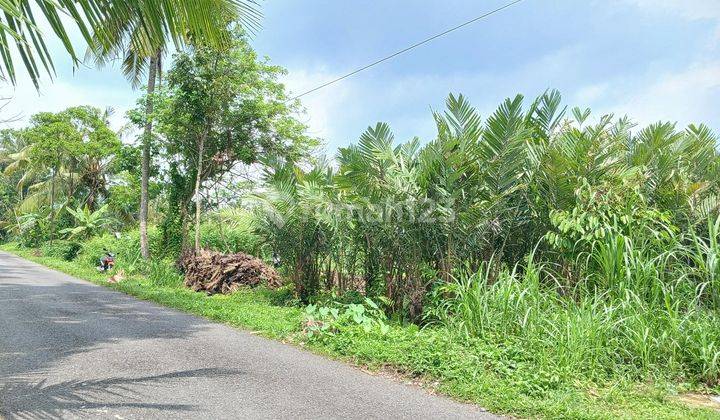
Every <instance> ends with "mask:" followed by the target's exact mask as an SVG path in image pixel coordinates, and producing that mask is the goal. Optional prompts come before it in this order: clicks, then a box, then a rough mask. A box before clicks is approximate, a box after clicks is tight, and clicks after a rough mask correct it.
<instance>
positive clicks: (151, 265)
mask: <svg viewBox="0 0 720 420" xmlns="http://www.w3.org/2000/svg"><path fill="white" fill-rule="evenodd" d="M145 268H146V271H147V277H148V280H150V283H151V284H152V285H153V286H159V287H181V286H182V285H183V276H182V275H181V274H180V273H179V272H178V270H177V268H175V263H174V262H173V261H170V260H152V261H150V262H148V263H147V265H146V267H145Z"/></svg>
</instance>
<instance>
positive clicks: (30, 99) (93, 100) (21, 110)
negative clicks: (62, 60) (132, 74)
mask: <svg viewBox="0 0 720 420" xmlns="http://www.w3.org/2000/svg"><path fill="white" fill-rule="evenodd" d="M73 79H81V77H77V76H76V77H74V78H73ZM73 82H74V83H73ZM0 91H1V92H2V96H4V97H12V99H11V100H10V103H9V104H8V106H7V107H6V108H5V109H4V110H3V111H4V113H5V115H3V116H2V117H7V116H10V115H17V114H19V115H20V116H21V119H20V120H18V121H16V122H13V123H11V124H10V126H12V127H22V126H24V125H26V124H27V121H28V119H29V118H30V117H31V116H32V115H33V114H35V113H37V112H43V111H49V112H59V111H62V110H63V109H66V108H68V107H71V106H78V105H92V106H95V107H98V108H100V109H105V108H106V107H109V106H110V107H112V108H113V109H114V110H115V113H114V114H113V116H112V118H111V121H110V122H111V126H112V127H113V128H114V129H118V128H120V126H121V125H122V124H123V123H124V114H125V111H127V110H128V109H129V108H130V107H131V106H132V105H133V102H134V98H135V96H136V94H137V93H136V92H133V91H132V90H131V89H130V86H129V85H128V86H117V87H115V86H112V85H107V86H106V87H105V88H102V89H98V88H97V87H96V86H85V85H83V83H82V80H68V81H61V80H56V81H54V82H49V81H48V82H45V83H43V84H42V85H41V87H40V90H39V91H38V90H36V89H35V87H34V86H33V85H32V84H31V83H29V82H28V81H27V80H25V81H21V82H20V83H19V84H18V85H17V86H15V87H12V86H5V87H4V88H3V89H1V90H0Z"/></svg>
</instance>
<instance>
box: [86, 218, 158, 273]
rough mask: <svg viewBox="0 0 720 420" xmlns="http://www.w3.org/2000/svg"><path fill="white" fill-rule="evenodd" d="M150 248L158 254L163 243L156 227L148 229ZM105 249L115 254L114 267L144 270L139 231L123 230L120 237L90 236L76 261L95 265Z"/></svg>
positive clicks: (130, 270)
mask: <svg viewBox="0 0 720 420" xmlns="http://www.w3.org/2000/svg"><path fill="white" fill-rule="evenodd" d="M148 237H149V239H150V248H151V251H152V252H153V255H160V254H161V252H162V249H163V247H164V244H163V243H162V241H161V240H160V234H159V232H158V230H157V229H155V228H151V229H148ZM104 249H107V250H109V251H111V252H113V253H114V254H115V267H117V268H118V269H120V268H122V269H124V270H126V271H127V272H130V273H134V272H144V271H145V269H146V266H145V263H144V262H143V260H142V258H141V256H140V232H139V231H138V230H131V231H127V232H123V233H121V235H120V238H117V237H116V236H115V235H114V234H103V235H99V236H95V237H93V238H90V239H89V240H88V241H86V242H84V243H83V247H82V251H81V252H80V255H79V258H78V261H80V262H81V263H82V264H83V265H85V266H86V267H95V266H96V265H97V264H98V260H99V259H100V258H101V257H102V256H103V255H104V254H105V251H104Z"/></svg>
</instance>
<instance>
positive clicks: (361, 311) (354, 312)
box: [304, 298, 390, 339]
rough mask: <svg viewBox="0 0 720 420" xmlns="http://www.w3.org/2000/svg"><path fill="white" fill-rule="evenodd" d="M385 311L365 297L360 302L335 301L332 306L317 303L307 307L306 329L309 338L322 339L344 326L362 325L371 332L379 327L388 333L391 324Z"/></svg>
mask: <svg viewBox="0 0 720 420" xmlns="http://www.w3.org/2000/svg"><path fill="white" fill-rule="evenodd" d="M386 321H387V318H386V316H385V312H383V310H381V309H380V307H379V306H378V305H377V304H376V303H375V302H373V301H372V299H370V298H365V300H364V302H363V303H362V304H360V303H340V302H333V303H332V304H331V305H330V306H318V305H315V304H311V305H308V306H307V307H305V321H304V325H305V329H304V332H305V334H307V336H308V337H309V338H316V337H317V338H320V339H322V337H323V336H325V335H328V334H329V335H333V334H337V332H338V330H339V329H340V328H342V327H348V326H350V327H352V326H360V327H362V329H363V331H365V332H366V333H369V332H370V331H372V330H373V329H377V330H378V331H380V333H381V334H387V332H388V331H390V326H388V324H387V323H386Z"/></svg>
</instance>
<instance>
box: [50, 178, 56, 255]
mask: <svg viewBox="0 0 720 420" xmlns="http://www.w3.org/2000/svg"><path fill="white" fill-rule="evenodd" d="M55 174H57V169H53V171H52V178H51V179H50V243H52V242H53V240H55Z"/></svg>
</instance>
